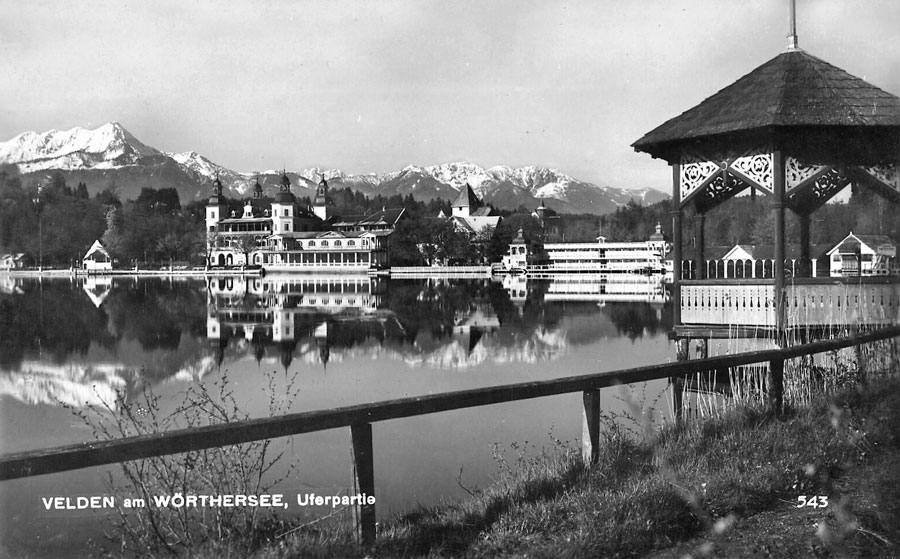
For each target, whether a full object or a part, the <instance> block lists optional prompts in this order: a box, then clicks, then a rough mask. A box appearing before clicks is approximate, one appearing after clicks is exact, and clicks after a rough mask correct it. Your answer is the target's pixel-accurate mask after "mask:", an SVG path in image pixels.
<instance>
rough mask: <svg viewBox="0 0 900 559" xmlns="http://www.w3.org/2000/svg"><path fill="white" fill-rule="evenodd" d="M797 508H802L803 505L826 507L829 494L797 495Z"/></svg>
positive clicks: (817, 507) (816, 507) (818, 507)
mask: <svg viewBox="0 0 900 559" xmlns="http://www.w3.org/2000/svg"><path fill="white" fill-rule="evenodd" d="M797 503H798V504H797V508H798V509H802V508H803V507H812V508H814V509H824V508H825V507H827V506H828V496H827V495H812V496H811V497H807V496H806V495H800V496H799V497H797Z"/></svg>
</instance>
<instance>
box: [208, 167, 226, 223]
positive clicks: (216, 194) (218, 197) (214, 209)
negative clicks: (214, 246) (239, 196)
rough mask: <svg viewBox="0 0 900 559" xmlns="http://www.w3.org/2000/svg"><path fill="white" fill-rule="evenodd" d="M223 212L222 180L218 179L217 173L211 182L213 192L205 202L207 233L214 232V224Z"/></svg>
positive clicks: (222, 215)
mask: <svg viewBox="0 0 900 559" xmlns="http://www.w3.org/2000/svg"><path fill="white" fill-rule="evenodd" d="M224 213H225V200H224V199H223V198H222V181H220V180H219V177H218V175H217V176H216V180H215V181H214V182H213V194H212V196H210V197H209V202H207V203H206V231H207V233H214V232H215V231H216V226H217V225H218V223H219V220H220V219H222V218H223V217H224Z"/></svg>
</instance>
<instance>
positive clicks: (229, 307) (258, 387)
mask: <svg viewBox="0 0 900 559" xmlns="http://www.w3.org/2000/svg"><path fill="white" fill-rule="evenodd" d="M588 279H590V278H588V277H586V276H585V277H579V278H575V277H571V278H532V277H526V278H511V277H508V278H505V280H506V283H504V282H503V281H490V280H446V279H427V280H426V279H421V280H402V281H400V280H389V281H386V280H383V279H378V278H369V277H365V276H357V277H352V278H342V277H337V276H336V277H328V276H282V277H278V276H274V277H266V278H246V279H245V278H237V277H235V278H213V279H210V280H206V279H203V278H193V279H179V280H176V279H174V278H173V279H168V278H141V279H138V278H130V277H113V278H109V279H107V280H102V281H85V280H82V279H79V280H70V279H58V280H47V279H44V280H43V281H39V280H35V279H25V280H22V279H10V278H7V279H6V280H5V281H4V282H3V283H2V284H0V285H2V289H0V447H2V452H4V453H7V452H19V451H25V450H31V449H38V448H47V447H54V446H59V445H64V444H71V443H76V442H81V441H86V440H90V439H91V438H92V435H91V433H90V430H89V429H88V428H87V427H86V426H85V425H84V424H83V422H81V421H80V420H78V419H77V418H74V417H73V415H72V413H71V411H70V410H68V409H64V408H63V407H62V406H61V404H66V405H68V406H72V407H78V406H84V405H85V404H93V405H96V404H98V403H100V404H101V405H102V403H103V402H106V403H111V402H114V401H115V399H114V398H113V394H114V393H115V391H124V392H125V393H126V394H128V395H131V397H134V398H140V397H141V393H142V389H143V388H145V387H146V386H147V385H150V386H151V387H152V389H153V393H154V394H155V395H156V396H158V397H159V400H158V401H159V405H160V406H161V407H162V408H163V409H162V410H161V413H163V414H165V413H170V412H171V411H172V409H173V408H174V406H176V405H177V403H178V402H180V401H182V399H183V396H184V393H185V389H186V387H185V385H186V384H187V383H192V384H193V383H203V386H206V387H209V386H214V385H215V383H217V382H219V383H224V382H225V379H226V377H227V379H228V382H229V383H230V384H229V386H230V387H231V388H232V389H233V390H234V391H235V395H236V396H237V397H239V398H241V401H240V402H239V405H240V407H241V409H242V411H244V412H245V413H247V414H248V415H249V416H251V417H259V416H263V415H267V414H268V413H269V397H268V395H270V394H282V393H283V392H284V390H285V383H286V382H287V380H286V379H289V378H297V379H298V380H297V382H298V383H299V384H298V386H299V387H300V391H299V394H298V397H297V399H296V400H295V401H294V403H293V405H292V407H291V409H290V410H287V411H290V412H300V411H310V410H315V409H325V408H330V407H335V406H346V405H354V404H360V403H364V402H371V401H381V400H387V399H391V398H399V397H406V396H418V395H425V394H433V393H440V392H448V391H454V390H464V389H470V388H478V387H484V386H490V385H498V384H506V383H512V382H521V381H527V380H545V379H550V378H555V377H561V376H568V375H572V374H583V373H590V372H597V371H602V370H612V369H619V368H624V367H632V366H640V365H650V364H653V363H662V362H665V361H666V360H667V359H668V358H670V356H671V355H672V354H673V351H672V349H671V347H670V345H669V341H668V340H667V338H666V336H665V333H666V331H667V330H668V329H669V328H670V327H671V320H670V318H669V312H668V304H667V299H666V295H665V291H664V289H663V288H662V285H661V283H660V284H659V286H655V285H654V284H653V283H652V282H648V281H647V279H646V278H644V277H640V278H638V281H635V282H632V283H631V284H630V285H631V287H627V285H628V284H626V283H625V282H619V283H615V285H612V284H613V283H614V282H612V281H610V280H609V278H607V280H605V281H595V282H591V281H586V280H588ZM619 279H621V278H619ZM561 280H567V281H561ZM576 280H578V281H576ZM287 373H290V374H287ZM269 379H275V380H274V382H272V383H270V382H269ZM664 390H665V382H664V381H660V382H658V383H656V384H652V383H651V384H648V385H647V386H646V387H640V388H637V389H636V393H637V394H638V396H637V397H636V398H637V399H636V400H635V402H633V403H635V404H636V405H638V406H641V407H642V408H646V409H647V410H650V413H652V414H654V417H657V416H658V415H659V410H658V409H657V407H656V406H657V404H658V403H660V402H663V401H664V400H662V399H661V397H660V396H659V395H660V394H661V393H662V391H664ZM623 397H624V396H623V394H622V391H621V390H618V389H610V390H608V391H606V392H605V394H604V401H603V403H602V405H603V409H604V410H605V411H608V412H611V413H614V412H615V411H616V410H617V409H624V407H625V406H626V404H624V403H623V402H622V400H621V399H620V398H623ZM580 400H581V396H580V394H573V395H561V396H554V397H550V398H542V399H538V400H533V401H525V402H516V403H511V404H503V405H497V406H488V407H484V408H477V409H469V410H461V411H456V412H447V413H441V414H434V415H429V416H422V417H416V418H411V419H408V420H396V421H390V422H384V423H379V424H376V425H375V429H374V430H375V436H376V438H377V441H378V442H377V445H378V446H377V449H378V451H377V452H378V454H377V457H376V471H377V472H378V474H377V481H378V489H379V490H380V491H381V495H383V497H384V500H383V501H381V500H380V501H379V503H380V504H381V505H383V506H381V507H380V508H379V514H389V513H390V512H391V511H397V510H401V509H403V508H405V507H407V506H410V505H412V504H414V503H426V504H429V503H435V502H437V501H438V500H439V499H442V498H454V497H463V496H464V495H462V492H461V490H460V489H459V486H458V484H457V482H456V480H457V477H458V475H459V473H460V471H461V469H462V468H463V467H464V469H465V472H466V482H467V483H468V484H469V485H477V486H482V487H483V486H485V485H487V484H489V483H490V478H491V476H492V475H493V474H494V473H495V471H496V470H495V467H496V464H495V463H494V461H493V459H492V452H491V449H492V448H493V447H494V445H495V444H497V443H502V444H504V445H505V444H507V443H509V442H511V441H540V440H543V439H545V438H546V436H547V434H548V432H552V433H553V436H554V437H559V438H562V439H572V438H575V437H578V436H580V433H581V411H580V409H581V407H580V406H581V404H580ZM629 405H630V404H629ZM629 409H631V408H629ZM89 413H94V412H89ZM347 436H348V435H347V433H346V431H345V430H333V431H325V432H321V433H315V434H309V435H303V436H298V437H294V438H293V439H292V441H291V449H292V450H291V453H290V457H289V460H291V461H292V463H293V464H295V465H297V467H298V471H297V473H296V475H294V476H293V477H291V478H290V481H289V483H291V484H293V485H290V486H286V487H285V488H283V489H284V490H285V491H291V490H294V489H296V488H298V487H309V488H327V487H345V486H346V483H347V480H348V479H349V476H350V465H349V451H348V446H347V445H348V439H347ZM108 469H111V470H114V469H115V468H112V467H110V468H108ZM273 475H276V476H278V475H281V474H280V473H279V472H275V473H274V474H273ZM73 488H78V491H80V492H82V493H84V492H92V491H93V492H101V493H102V491H103V486H102V481H101V476H100V475H99V472H98V471H97V470H94V471H88V470H86V471H78V472H71V473H65V474H59V475H51V476H40V477H36V478H29V479H26V480H19V481H14V482H4V484H0V516H3V515H6V517H7V518H12V519H13V520H11V521H10V522H9V523H7V525H5V526H0V539H5V541H13V539H15V540H16V541H17V542H18V544H16V545H18V547H22V548H23V549H24V548H29V549H30V547H29V546H34V548H33V549H34V552H33V553H32V554H33V555H36V556H60V557H64V556H70V555H71V553H70V550H71V549H72V546H73V545H76V546H77V545H81V544H78V543H77V542H76V540H77V539H78V538H79V537H81V536H83V535H84V534H93V536H91V537H95V538H96V537H99V530H98V528H97V524H96V521H95V520H94V519H90V518H85V519H83V520H78V522H81V524H78V523H76V519H70V518H68V517H67V518H66V519H63V520H54V519H46V518H43V517H41V516H40V515H39V513H38V512H37V511H39V499H38V498H37V496H39V495H62V494H68V493H69V492H70V491H72V490H73ZM13 503H16V505H15V506H14V505H13ZM18 503H26V504H27V506H26V509H27V510H25V512H22V513H21V514H20V513H19V512H15V514H13V509H14V508H15V510H16V511H19V509H21V508H22V507H20V506H19V505H18ZM28 507H30V508H28ZM7 513H9V514H7ZM47 534H52V535H53V537H54V538H61V539H54V542H56V543H46V545H47V546H49V547H46V548H45V547H42V546H43V545H45V544H44V543H42V542H45V540H41V539H40V538H42V537H44V536H46V535H47ZM85 537H86V536H85ZM18 547H16V546H13V545H11V546H10V549H12V548H16V549H18ZM51 548H52V549H51Z"/></svg>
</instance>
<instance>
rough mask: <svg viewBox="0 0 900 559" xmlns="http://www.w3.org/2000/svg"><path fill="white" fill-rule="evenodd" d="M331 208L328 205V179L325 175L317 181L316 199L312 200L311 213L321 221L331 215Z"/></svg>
mask: <svg viewBox="0 0 900 559" xmlns="http://www.w3.org/2000/svg"><path fill="white" fill-rule="evenodd" d="M330 210H331V208H330V207H328V181H326V180H325V175H324V174H323V175H322V180H320V181H319V187H318V188H317V189H316V199H315V200H314V201H313V213H315V214H316V216H318V217H319V219H321V220H322V221H326V220H327V219H328V218H329V217H330V216H331V211H330Z"/></svg>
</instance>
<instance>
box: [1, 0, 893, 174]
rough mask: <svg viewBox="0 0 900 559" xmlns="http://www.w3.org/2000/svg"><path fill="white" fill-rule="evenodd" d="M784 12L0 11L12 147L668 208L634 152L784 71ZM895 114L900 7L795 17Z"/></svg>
mask: <svg viewBox="0 0 900 559" xmlns="http://www.w3.org/2000/svg"><path fill="white" fill-rule="evenodd" d="M788 2H789V0H658V1H657V0H641V1H626V0H585V1H577V2H571V1H568V2H566V1H556V0H535V1H524V0H515V1H490V0H474V1H455V0H437V1H430V0H383V1H377V0H368V1H364V2H363V1H360V2H351V1H338V0H329V1H324V0H323V1H315V2H312V1H310V2H300V1H297V2H287V1H284V2H278V1H265V2H261V1H243V0H241V1H228V2H224V1H222V2H200V1H177V2H176V1H153V2H143V1H131V2H124V1H116V2H113V1H109V2H89V1H82V0H70V1H67V2H58V1H52V2H51V1H44V0H28V1H21V0H0V70H2V72H0V73H2V79H0V141H5V140H8V139H10V138H12V137H14V136H16V135H18V134H20V133H21V132H24V131H27V130H35V131H45V130H49V129H54V128H55V129H58V130H64V129H68V128H72V127H75V126H81V127H84V128H93V127H96V126H99V125H101V124H103V123H105V122H108V121H119V122H120V123H121V124H122V125H123V126H124V127H125V128H127V129H128V130H129V131H131V132H132V133H133V134H134V135H135V136H136V137H137V138H138V139H140V140H141V141H143V142H144V143H146V144H149V145H151V146H153V147H156V148H158V149H161V150H164V151H170V152H180V151H188V150H194V151H197V152H199V153H201V154H203V155H205V156H207V157H209V158H210V159H211V160H213V161H215V162H216V163H219V164H222V165H224V166H226V167H229V168H232V169H235V170H238V171H254V170H263V169H271V168H281V167H283V166H284V167H287V168H288V169H295V170H300V169H303V168H308V167H313V166H318V167H324V168H339V169H343V170H344V171H347V172H350V173H362V172H384V171H392V170H398V169H400V168H402V167H404V166H406V165H409V164H415V165H422V166H425V165H432V164H438V163H449V162H453V161H462V160H465V161H470V162H472V163H476V164H479V165H482V166H486V167H487V166H492V165H511V166H523V165H541V166H548V167H553V168H555V169H558V170H560V171H563V172H565V173H567V174H569V175H572V176H574V177H575V178H579V179H582V180H587V181H590V182H594V183H597V184H606V185H609V186H614V187H625V188H638V187H644V186H650V187H655V188H659V189H662V190H665V191H669V190H670V188H671V186H670V180H671V179H670V176H671V175H670V172H669V169H668V167H667V166H666V164H665V163H664V162H662V161H659V160H654V159H652V158H651V157H650V156H648V155H644V154H637V153H635V152H634V151H633V150H632V148H631V147H630V144H631V143H632V142H634V141H635V140H637V139H638V138H639V137H640V136H641V135H643V134H644V133H645V132H647V131H649V130H651V129H652V128H654V127H656V126H657V125H659V124H661V123H662V122H664V121H665V120H667V119H669V118H671V117H673V116H676V115H677V114H680V113H681V112H683V111H685V110H687V109H689V108H690V107H692V106H694V105H696V104H697V103H699V102H700V101H702V100H703V99H704V98H706V97H708V96H710V95H711V94H713V93H715V92H716V91H718V90H719V89H721V88H723V87H725V86H727V85H728V84H730V83H731V82H733V81H734V80H736V79H737V78H739V77H740V76H742V75H744V74H746V73H748V72H750V71H751V70H753V69H754V68H756V67H757V66H759V65H761V64H763V63H764V62H766V61H768V60H769V59H771V58H773V57H775V56H776V55H778V54H779V53H780V52H781V51H783V50H784V48H785V47H786V45H787V40H786V39H785V36H786V35H787V31H788V11H789V10H788V5H789V4H788ZM797 4H798V28H799V29H798V34H799V42H800V47H801V48H803V49H805V50H807V51H808V52H810V53H811V54H814V55H816V56H818V57H819V58H823V59H824V60H826V61H828V62H830V63H832V64H834V65H836V66H838V67H840V68H843V69H844V70H847V71H848V72H850V73H851V74H854V75H856V76H859V77H861V78H864V79H866V80H867V81H869V82H871V83H873V84H875V85H876V86H878V87H881V88H882V89H885V90H887V91H890V92H891V93H894V94H900V1H898V0H797Z"/></svg>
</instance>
